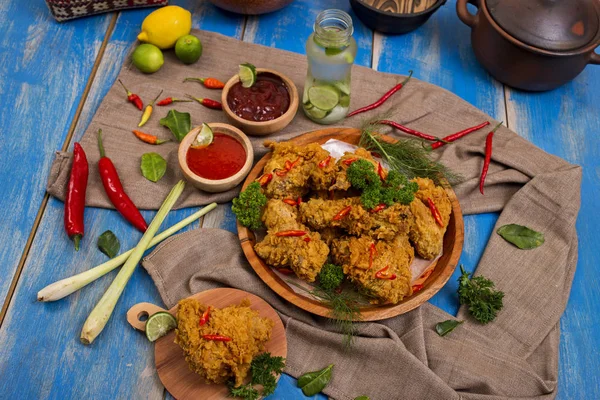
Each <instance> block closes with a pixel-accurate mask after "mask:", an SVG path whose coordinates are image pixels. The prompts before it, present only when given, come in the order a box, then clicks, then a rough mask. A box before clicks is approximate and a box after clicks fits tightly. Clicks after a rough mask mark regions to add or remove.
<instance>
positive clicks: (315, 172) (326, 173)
mask: <svg viewBox="0 0 600 400" xmlns="http://www.w3.org/2000/svg"><path fill="white" fill-rule="evenodd" d="M323 150H324V151H325V152H327V155H326V156H324V157H323V158H322V159H315V163H314V167H313V169H312V170H311V171H310V179H309V184H310V188H311V189H313V190H324V191H328V190H329V187H330V186H331V185H332V184H333V183H334V182H335V178H336V176H337V173H338V170H339V166H338V164H337V163H336V162H335V159H334V158H333V157H331V156H330V155H329V152H328V151H327V150H325V149H323ZM316 157H322V156H321V155H316Z"/></svg>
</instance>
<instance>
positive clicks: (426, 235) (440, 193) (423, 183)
mask: <svg viewBox="0 0 600 400" xmlns="http://www.w3.org/2000/svg"><path fill="white" fill-rule="evenodd" d="M413 181H414V182H417V184H418V185H419V190H418V191H417V193H415V199H414V200H413V202H412V203H410V209H411V211H412V213H413V215H414V223H413V224H412V226H411V228H410V234H409V238H410V240H411V242H412V243H413V245H414V246H415V249H416V251H417V253H418V254H419V255H420V256H421V257H423V258H425V259H427V260H432V259H434V258H435V257H437V256H438V255H439V254H440V253H441V252H442V248H443V245H444V234H445V233H446V228H447V227H448V223H449V222H450V213H451V212H452V204H451V203H450V199H449V198H448V193H446V190H445V189H444V188H443V187H441V186H436V185H435V183H433V181H432V180H431V179H428V178H415V179H414V180H413ZM428 198H430V199H431V200H433V202H434V203H435V205H436V207H437V209H438V211H439V212H440V215H441V217H442V222H443V226H439V225H438V224H437V223H436V222H435V219H434V218H433V215H432V214H431V210H430V209H429V205H428V203H427V199H428Z"/></svg>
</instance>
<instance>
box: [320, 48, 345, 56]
mask: <svg viewBox="0 0 600 400" xmlns="http://www.w3.org/2000/svg"><path fill="white" fill-rule="evenodd" d="M345 49H346V48H345V47H341V48H340V47H326V48H325V55H327V56H330V57H331V56H336V55H338V54H340V53H341V52H342V51H344V50H345Z"/></svg>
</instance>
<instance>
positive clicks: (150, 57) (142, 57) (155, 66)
mask: <svg viewBox="0 0 600 400" xmlns="http://www.w3.org/2000/svg"><path fill="white" fill-rule="evenodd" d="M131 60H132V61H133V65H135V66H136V68H137V69H139V70H140V71H142V72H143V73H145V74H152V73H154V72H156V71H158V70H159V69H160V67H162V65H163V63H164V62H165V59H164V57H163V53H162V51H160V49H159V48H158V47H156V46H155V45H153V44H149V43H144V44H140V45H139V46H138V47H136V48H135V50H134V51H133V54H132V55H131Z"/></svg>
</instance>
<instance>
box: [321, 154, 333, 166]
mask: <svg viewBox="0 0 600 400" xmlns="http://www.w3.org/2000/svg"><path fill="white" fill-rule="evenodd" d="M330 162H331V156H327V158H326V159H324V160H323V161H321V162H320V163H319V168H325V167H326V166H328V165H329V163H330Z"/></svg>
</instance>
